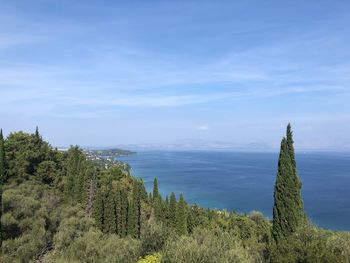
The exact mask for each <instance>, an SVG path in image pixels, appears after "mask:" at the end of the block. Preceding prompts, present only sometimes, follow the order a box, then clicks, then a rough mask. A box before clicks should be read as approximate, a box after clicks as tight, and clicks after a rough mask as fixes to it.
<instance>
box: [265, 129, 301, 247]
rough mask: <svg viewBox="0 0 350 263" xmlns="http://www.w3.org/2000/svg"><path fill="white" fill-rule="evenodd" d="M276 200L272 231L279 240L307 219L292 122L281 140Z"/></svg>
mask: <svg viewBox="0 0 350 263" xmlns="http://www.w3.org/2000/svg"><path fill="white" fill-rule="evenodd" d="M274 201H275V203H274V206H273V228H272V233H273V237H274V238H275V240H276V241H277V242H278V241H279V240H280V239H282V238H285V237H288V236H289V235H290V234H291V233H293V232H295V231H296V230H297V229H298V227H300V226H302V225H303V224H304V221H305V213H304V204H303V200H302V198H301V182H300V180H299V178H298V175H297V167H296V162H295V156H294V146H293V135H292V131H291V126H290V124H288V127H287V135H286V137H285V138H283V139H282V142H281V151H280V156H279V161H278V172H277V177H276V184H275V192H274Z"/></svg>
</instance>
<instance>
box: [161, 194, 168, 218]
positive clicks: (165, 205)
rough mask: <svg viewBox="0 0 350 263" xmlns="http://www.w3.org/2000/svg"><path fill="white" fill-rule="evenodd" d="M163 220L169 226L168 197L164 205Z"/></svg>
mask: <svg viewBox="0 0 350 263" xmlns="http://www.w3.org/2000/svg"><path fill="white" fill-rule="evenodd" d="M162 208H163V209H162V210H163V215H162V217H163V219H164V221H165V222H166V223H167V224H168V221H169V197H168V195H166V197H165V201H164V204H163V207H162Z"/></svg>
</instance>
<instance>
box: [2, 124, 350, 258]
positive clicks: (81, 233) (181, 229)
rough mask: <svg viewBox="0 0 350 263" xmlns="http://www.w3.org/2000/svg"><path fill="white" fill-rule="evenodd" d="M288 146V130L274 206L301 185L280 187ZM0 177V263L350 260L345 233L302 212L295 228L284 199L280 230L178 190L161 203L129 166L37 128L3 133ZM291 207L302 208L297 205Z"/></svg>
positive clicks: (258, 215)
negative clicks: (60, 146) (62, 144)
mask: <svg viewBox="0 0 350 263" xmlns="http://www.w3.org/2000/svg"><path fill="white" fill-rule="evenodd" d="M291 141H292V140H291ZM288 142H289V141H288V133H287V139H286V141H285V142H284V143H283V140H282V147H281V155H280V166H279V167H280V168H279V171H278V174H280V175H281V177H280V178H282V179H278V180H277V181H276V193H275V197H276V196H277V197H279V195H278V193H280V194H281V193H282V194H281V195H280V197H279V198H280V199H278V200H286V199H285V196H284V195H283V193H284V192H286V191H287V190H291V191H292V193H294V190H295V189H297V188H298V187H299V185H298V182H297V181H296V182H293V183H294V184H295V185H297V186H295V188H293V187H292V188H288V187H290V185H292V184H291V183H290V184H289V186H288V185H287V182H283V178H284V179H285V178H286V177H283V176H284V174H288V172H290V173H293V172H295V173H296V171H294V170H293V166H290V162H291V161H293V158H292V157H293V156H292V155H290V152H289V151H288V149H290V147H291V145H289V144H288ZM283 147H286V148H283ZM288 147H289V148H288ZM286 149H287V150H286ZM106 154H107V153H106ZM108 154H109V155H110V154H115V152H113V153H108ZM108 154H107V155H108ZM107 161H108V160H107ZM294 162H295V161H294ZM288 169H289V170H288ZM286 171H287V172H286ZM0 175H1V183H2V199H1V203H2V214H1V233H2V255H1V262H62V263H63V262H67V263H68V262H198V263H199V262H201V263H202V262H204V263H205V262H208V263H209V262H220V263H221V262H344V263H345V262H350V233H347V232H333V231H326V230H323V229H320V228H318V227H316V226H313V225H312V224H310V223H309V222H308V220H307V218H306V217H305V216H304V215H303V214H302V213H303V211H302V210H300V211H301V212H300V214H301V215H300V218H304V219H305V220H304V219H303V220H295V221H293V220H292V219H293V217H296V216H295V215H296V213H292V214H291V215H289V213H290V211H285V210H283V209H282V208H283V206H284V204H286V202H287V201H284V202H283V203H282V204H279V203H278V202H275V211H276V213H279V218H280V219H281V220H280V221H281V223H279V222H278V220H277V219H278V218H276V217H275V218H274V221H273V222H271V221H268V220H267V219H266V218H264V217H263V216H262V214H261V213H259V212H256V211H253V212H251V213H250V214H237V213H235V212H229V211H225V210H222V211H219V210H216V209H214V210H212V209H204V208H201V207H199V206H197V205H195V204H188V203H186V200H185V197H184V196H183V195H182V194H180V193H176V194H175V193H169V196H161V195H160V194H159V193H158V181H157V179H155V180H154V188H153V192H152V193H147V191H146V189H145V187H144V184H143V181H142V179H139V178H136V177H133V176H132V175H131V174H130V169H128V168H127V167H126V166H125V165H121V164H120V163H115V162H114V161H111V162H109V163H108V165H106V163H105V162H101V160H96V159H94V158H91V154H90V156H89V154H87V153H86V152H84V151H83V150H82V149H81V148H79V147H78V146H72V147H71V148H70V149H69V150H68V151H59V150H57V149H54V148H53V147H51V146H50V144H49V143H48V142H46V141H44V140H43V139H42V137H41V135H40V134H39V131H38V130H36V132H35V133H34V134H27V133H24V132H14V133H11V134H10V135H9V136H8V137H7V138H4V139H3V138H2V133H1V137H0ZM279 187H282V188H283V187H284V188H283V191H280V192H278V191H279V189H280V188H279ZM300 187H301V185H300ZM277 192H278V193H277ZM252 194H253V193H252ZM320 194H321V193H320ZM296 197H297V196H296ZM290 202H291V203H290V205H291V207H293V205H295V204H298V208H294V209H295V211H297V209H302V206H301V205H300V204H299V203H300V202H302V201H301V200H297V201H296V202H294V201H290ZM298 202H299V203H298ZM272 205H273V204H271V206H272ZM291 221H293V222H296V223H295V225H292V224H291ZM273 224H274V225H273Z"/></svg>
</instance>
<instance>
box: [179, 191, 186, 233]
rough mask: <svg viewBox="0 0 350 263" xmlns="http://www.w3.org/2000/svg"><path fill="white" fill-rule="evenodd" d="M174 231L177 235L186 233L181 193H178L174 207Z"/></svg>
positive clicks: (184, 206)
mask: <svg viewBox="0 0 350 263" xmlns="http://www.w3.org/2000/svg"><path fill="white" fill-rule="evenodd" d="M176 232H177V233H178V234H179V235H185V234H187V216H186V203H185V199H184V197H183V194H180V199H179V202H178V204H177V208H176Z"/></svg>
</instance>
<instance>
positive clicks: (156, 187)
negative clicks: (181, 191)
mask: <svg viewBox="0 0 350 263" xmlns="http://www.w3.org/2000/svg"><path fill="white" fill-rule="evenodd" d="M158 196H159V192H158V179H157V177H156V178H154V181H153V200H155V199H156V198H158Z"/></svg>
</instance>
